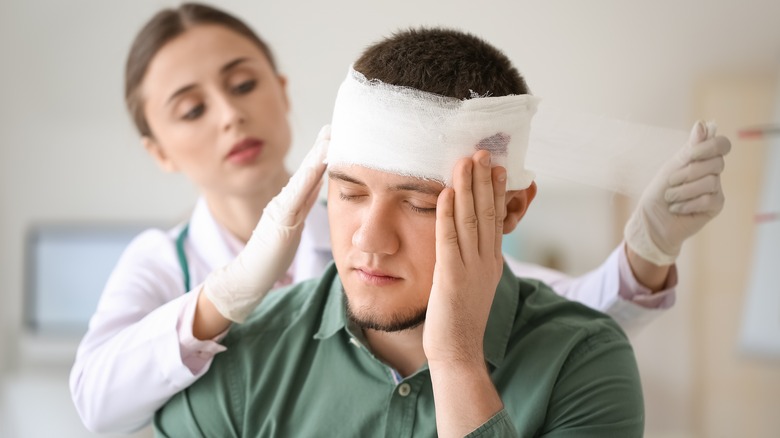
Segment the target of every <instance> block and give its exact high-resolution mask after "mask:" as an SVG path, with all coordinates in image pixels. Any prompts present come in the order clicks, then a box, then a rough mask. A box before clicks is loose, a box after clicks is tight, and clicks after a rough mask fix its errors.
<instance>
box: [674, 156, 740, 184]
mask: <svg viewBox="0 0 780 438" xmlns="http://www.w3.org/2000/svg"><path fill="white" fill-rule="evenodd" d="M725 165H726V160H724V159H723V156H722V155H718V156H716V157H713V158H710V159H708V160H704V161H693V162H690V163H688V165H687V166H685V167H682V168H680V169H677V170H675V171H674V172H672V173H671V175H669V186H670V187H674V186H678V185H680V184H682V183H686V182H691V181H695V180H697V179H699V178H702V177H704V176H706V175H720V173H721V172H723V168H724V167H725Z"/></svg>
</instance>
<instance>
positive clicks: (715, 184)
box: [624, 121, 731, 266]
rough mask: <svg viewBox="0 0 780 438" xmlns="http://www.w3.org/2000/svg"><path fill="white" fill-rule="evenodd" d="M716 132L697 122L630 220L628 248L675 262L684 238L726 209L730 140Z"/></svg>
mask: <svg viewBox="0 0 780 438" xmlns="http://www.w3.org/2000/svg"><path fill="white" fill-rule="evenodd" d="M714 131H715V128H714V126H712V127H709V128H708V127H707V126H706V125H705V124H704V123H703V122H701V121H699V122H696V124H695V125H694V127H693V131H692V132H691V137H690V140H689V141H688V143H687V144H686V145H684V146H683V148H682V149H680V151H679V152H678V153H677V154H676V155H675V156H674V157H672V158H671V160H669V162H667V163H666V164H665V165H664V166H663V167H662V168H661V170H660V171H658V173H657V174H656V175H655V177H654V178H653V180H652V181H651V182H650V185H649V186H648V187H647V189H645V191H644V192H643V193H642V197H641V199H640V201H639V205H638V207H637V209H636V210H635V211H634V213H633V214H632V215H631V218H630V219H629V220H628V223H626V228H625V230H624V235H625V240H626V244H627V245H628V247H629V249H631V250H633V251H634V252H635V253H636V254H638V255H639V256H640V257H642V258H644V259H645V260H647V261H649V262H651V263H653V264H654V265H657V266H666V265H671V264H672V263H674V261H675V259H677V256H678V255H679V254H680V248H681V247H682V244H683V242H684V241H685V239H687V238H689V237H691V236H693V235H694V234H696V233H697V232H698V231H699V230H700V229H701V228H702V227H704V225H705V224H706V223H707V222H709V221H710V220H711V219H712V218H713V217H715V216H717V215H718V213H720V211H721V210H722V209H723V203H724V196H723V189H722V188H721V185H720V174H721V173H722V172H723V167H724V159H723V157H724V156H725V155H726V154H728V153H729V151H730V150H731V143H730V142H729V140H728V139H727V138H726V137H723V136H718V137H713V136H714V134H715V132H714Z"/></svg>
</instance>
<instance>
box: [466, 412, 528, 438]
mask: <svg viewBox="0 0 780 438" xmlns="http://www.w3.org/2000/svg"><path fill="white" fill-rule="evenodd" d="M519 436H520V435H519V434H518V433H517V430H516V429H515V426H514V425H513V424H512V421H511V419H510V418H509V413H508V412H507V411H506V410H505V409H502V410H500V411H499V412H498V413H497V414H496V415H493V416H492V417H490V419H489V420H488V421H486V422H485V424H483V425H481V426H479V427H478V428H476V429H475V430H474V431H472V432H471V433H469V434H468V435H466V437H467V438H477V437H479V438H487V437H497V438H514V437H519Z"/></svg>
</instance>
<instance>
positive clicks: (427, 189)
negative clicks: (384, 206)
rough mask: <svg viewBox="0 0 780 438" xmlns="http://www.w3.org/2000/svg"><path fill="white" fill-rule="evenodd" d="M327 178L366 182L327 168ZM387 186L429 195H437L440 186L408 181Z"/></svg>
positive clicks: (359, 184) (362, 184)
mask: <svg viewBox="0 0 780 438" xmlns="http://www.w3.org/2000/svg"><path fill="white" fill-rule="evenodd" d="M328 178H330V179H334V180H338V181H344V182H348V183H350V184H355V185H358V186H362V187H365V186H366V183H364V182H363V181H360V180H359V179H356V178H354V177H351V176H349V175H347V174H346V173H344V172H341V171H338V170H328ZM388 188H389V190H390V191H393V192H402V191H409V192H418V193H422V194H424V195H431V196H439V193H441V188H438V187H432V186H431V185H430V184H423V183H411V182H410V183H403V184H395V185H391V186H390V187H388Z"/></svg>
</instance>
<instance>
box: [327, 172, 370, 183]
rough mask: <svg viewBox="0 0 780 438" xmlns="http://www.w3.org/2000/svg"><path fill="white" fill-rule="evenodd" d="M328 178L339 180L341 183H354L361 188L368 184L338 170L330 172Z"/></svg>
mask: <svg viewBox="0 0 780 438" xmlns="http://www.w3.org/2000/svg"><path fill="white" fill-rule="evenodd" d="M328 178H330V179H335V180H339V181H344V182H348V183H352V184H356V185H359V186H365V185H366V183H364V182H363V181H360V180H358V179H355V178H353V177H351V176H349V175H347V174H346V173H344V172H340V171H338V170H328Z"/></svg>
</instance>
